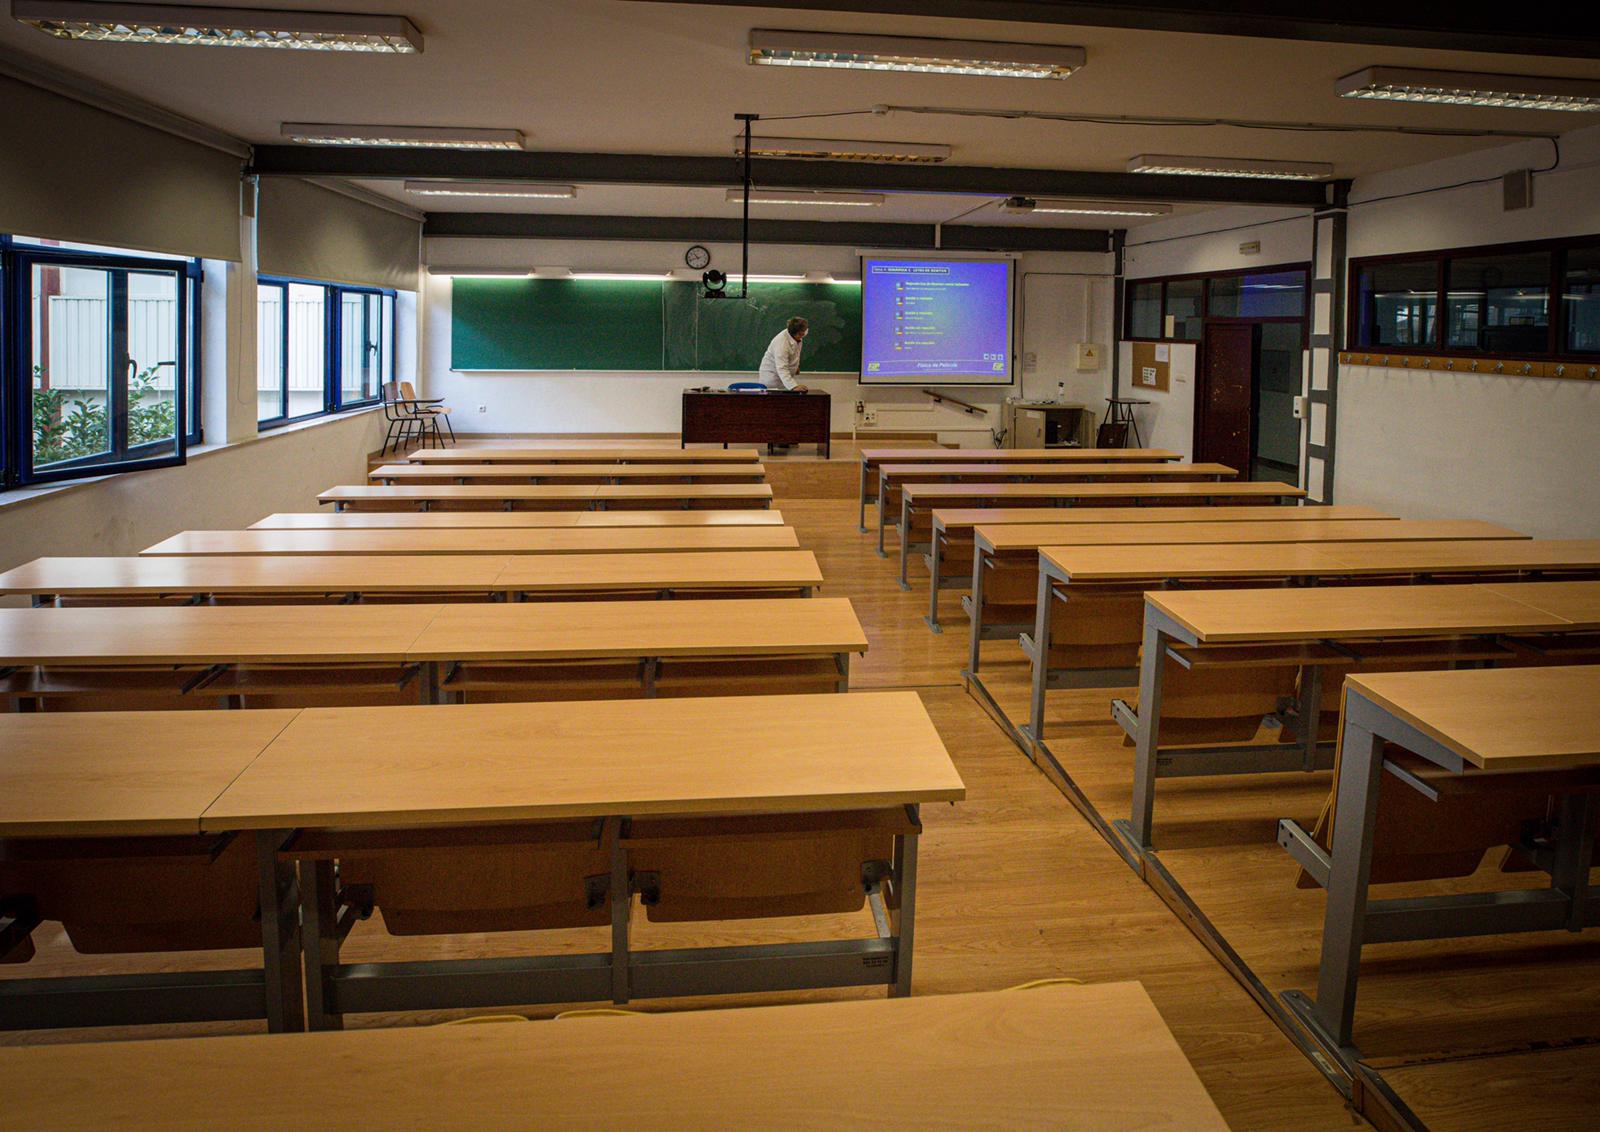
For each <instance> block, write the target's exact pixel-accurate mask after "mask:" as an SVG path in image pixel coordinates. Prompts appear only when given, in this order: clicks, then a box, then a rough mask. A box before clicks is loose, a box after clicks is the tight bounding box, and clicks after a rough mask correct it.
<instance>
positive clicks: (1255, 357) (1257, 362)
mask: <svg viewBox="0 0 1600 1132" xmlns="http://www.w3.org/2000/svg"><path fill="white" fill-rule="evenodd" d="M1283 321H1287V320H1283ZM1259 322H1260V320H1257V319H1235V318H1230V319H1217V320H1214V321H1208V322H1206V323H1205V324H1204V325H1203V326H1202V329H1201V331H1200V341H1199V343H1198V345H1199V349H1198V351H1197V352H1198V355H1199V356H1198V357H1197V358H1196V359H1195V367H1194V371H1195V372H1194V433H1193V436H1192V437H1191V438H1190V445H1191V451H1193V452H1194V458H1195V460H1197V461H1199V460H1215V459H1216V454H1215V453H1208V452H1203V451H1202V450H1201V444H1200V440H1201V437H1202V436H1203V435H1204V434H1205V425H1206V400H1207V398H1206V392H1207V389H1208V388H1209V386H1210V383H1211V356H1210V353H1209V352H1208V346H1209V345H1210V343H1211V332H1212V330H1213V329H1215V330H1233V329H1239V330H1244V331H1247V332H1248V333H1249V335H1250V416H1249V429H1248V433H1247V435H1246V437H1245V446H1246V449H1247V452H1246V456H1245V463H1246V464H1247V465H1249V466H1247V467H1243V468H1239V469H1238V472H1239V474H1240V475H1242V476H1243V477H1244V478H1245V479H1249V478H1251V472H1252V471H1253V470H1254V464H1255V453H1256V423H1257V422H1256V412H1255V405H1256V394H1257V391H1258V390H1257V387H1258V386H1259V384H1260V382H1261V331H1260V330H1258V329H1257V326H1258V324H1259Z"/></svg>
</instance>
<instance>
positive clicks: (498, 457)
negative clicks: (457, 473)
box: [406, 444, 761, 464]
mask: <svg viewBox="0 0 1600 1132" xmlns="http://www.w3.org/2000/svg"><path fill="white" fill-rule="evenodd" d="M406 459H407V460H408V461H410V462H411V463H413V464H756V463H760V461H761V454H760V453H759V452H757V451H756V450H755V449H754V448H650V447H639V448H554V447H551V448H541V447H538V446H537V445H535V446H531V447H524V446H520V445H487V444H486V445H481V446H479V445H457V446H456V447H454V448H419V449H417V450H416V451H414V452H412V453H411V454H410V455H408V456H407V457H406Z"/></svg>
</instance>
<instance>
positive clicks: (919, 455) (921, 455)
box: [858, 445, 1183, 531]
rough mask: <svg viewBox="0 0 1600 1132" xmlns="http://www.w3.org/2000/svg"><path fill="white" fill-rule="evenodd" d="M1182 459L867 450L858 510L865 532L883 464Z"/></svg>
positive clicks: (1070, 452) (1137, 453) (1075, 452)
mask: <svg viewBox="0 0 1600 1132" xmlns="http://www.w3.org/2000/svg"><path fill="white" fill-rule="evenodd" d="M1181 459H1183V457H1182V456H1181V455H1180V454H1179V453H1177V452H1171V451H1168V450H1167V449H1165V448H939V447H935V446H931V445H930V446H929V447H926V448H863V449H862V450H861V468H860V473H861V484H860V491H859V507H858V511H859V513H860V514H859V517H860V521H861V529H862V531H865V530H866V529H867V504H868V503H871V502H874V501H875V499H876V497H875V496H873V495H871V494H869V493H870V492H872V491H874V490H875V489H876V488H877V483H878V481H877V479H876V478H875V473H876V472H877V470H878V465H879V464H885V463H889V464H913V463H914V464H972V463H985V464H1012V463H1017V464H1043V463H1047V462H1048V463H1057V462H1059V463H1074V462H1083V463H1091V464H1095V463H1099V464H1104V463H1113V462H1117V461H1124V460H1126V461H1131V462H1133V463H1144V464H1152V463H1160V462H1162V461H1164V460H1181Z"/></svg>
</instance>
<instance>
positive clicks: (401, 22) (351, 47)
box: [11, 0, 422, 55]
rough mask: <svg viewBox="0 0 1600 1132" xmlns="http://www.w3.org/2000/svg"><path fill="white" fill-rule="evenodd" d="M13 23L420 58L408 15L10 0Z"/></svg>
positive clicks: (52, 30) (121, 38)
mask: <svg viewBox="0 0 1600 1132" xmlns="http://www.w3.org/2000/svg"><path fill="white" fill-rule="evenodd" d="M11 15H12V17H13V18H15V19H17V20H20V21H22V22H23V23H25V24H29V25H31V26H32V27H36V28H38V29H39V30H40V31H42V32H44V33H45V34H47V35H53V36H55V37H56V38H57V39H88V40H96V41H99V42H102V43H159V44H190V45H193V46H196V47H273V48H278V49H280V50H288V51H358V52H378V53H384V54H396V55H415V54H417V53H419V52H420V51H421V50H422V33H421V32H420V31H418V30H417V26H416V25H415V24H413V23H412V22H411V21H410V20H408V19H406V18H405V17H404V16H367V15H354V14H350V13H344V12H283V11H272V10H265V9H260V8H200V7H192V6H189V5H178V4H107V3H69V2H66V0H12V3H11Z"/></svg>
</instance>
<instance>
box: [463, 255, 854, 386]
mask: <svg viewBox="0 0 1600 1132" xmlns="http://www.w3.org/2000/svg"><path fill="white" fill-rule="evenodd" d="M796 315H798V316H800V317H801V318H804V319H806V320H807V321H808V322H810V324H811V332H810V334H809V335H807V337H806V345H805V353H804V355H803V359H802V362H801V370H802V372H803V373H856V372H858V371H859V369H860V365H861V288H860V287H858V286H852V285H849V284H843V283H752V284H751V285H750V293H749V295H748V296H746V297H745V298H742V299H739V298H722V299H707V298H705V296H704V291H703V289H702V288H701V287H700V286H699V284H696V283H687V282H669V281H661V282H657V281H655V280H646V279H467V278H458V279H456V280H455V281H454V286H453V288H452V299H451V341H450V367H451V368H452V369H458V370H635V371H643V372H653V371H674V372H695V371H700V372H731V373H743V374H754V373H755V371H756V369H757V368H758V367H759V366H760V364H761V355H762V354H763V353H764V352H765V351H766V348H767V343H768V342H770V341H771V340H772V336H773V335H774V334H776V333H777V332H778V331H779V330H782V329H783V326H784V324H785V323H786V322H787V321H788V320H789V319H790V318H792V317H794V316H796Z"/></svg>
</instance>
